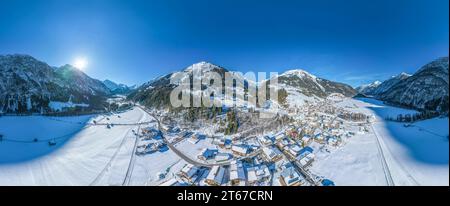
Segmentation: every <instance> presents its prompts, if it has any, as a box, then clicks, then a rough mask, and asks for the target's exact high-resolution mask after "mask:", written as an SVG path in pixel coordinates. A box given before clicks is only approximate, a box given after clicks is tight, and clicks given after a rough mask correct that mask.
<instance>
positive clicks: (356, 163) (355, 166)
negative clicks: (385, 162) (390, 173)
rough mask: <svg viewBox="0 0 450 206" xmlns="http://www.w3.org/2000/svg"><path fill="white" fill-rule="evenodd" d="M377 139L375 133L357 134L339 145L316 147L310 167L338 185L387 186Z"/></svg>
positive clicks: (315, 172)
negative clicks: (334, 146) (314, 157)
mask: <svg viewBox="0 0 450 206" xmlns="http://www.w3.org/2000/svg"><path fill="white" fill-rule="evenodd" d="M375 141H376V140H375V137H374V135H357V136H354V137H352V138H351V139H350V140H349V141H348V142H347V143H346V144H345V145H342V146H340V147H338V148H327V149H325V148H324V149H322V150H320V149H319V148H318V147H313V148H314V150H315V152H316V153H315V155H316V159H315V160H314V163H313V166H312V168H311V170H312V172H313V173H314V174H317V175H321V176H325V177H326V178H327V179H331V180H333V182H334V183H335V184H336V185H386V181H385V177H384V174H383V169H382V165H381V163H380V159H379V157H378V150H377V147H376V145H375V144H376V142H375ZM327 150H328V151H329V152H328V151H327Z"/></svg>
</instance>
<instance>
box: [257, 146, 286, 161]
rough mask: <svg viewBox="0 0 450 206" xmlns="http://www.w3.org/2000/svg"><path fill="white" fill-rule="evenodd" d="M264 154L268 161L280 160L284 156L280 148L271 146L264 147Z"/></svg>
mask: <svg viewBox="0 0 450 206" xmlns="http://www.w3.org/2000/svg"><path fill="white" fill-rule="evenodd" d="M262 156H263V158H264V160H266V161H267V162H278V161H279V160H281V159H282V158H283V153H281V151H280V150H279V149H278V148H276V147H274V146H269V147H264V148H263V149H262Z"/></svg>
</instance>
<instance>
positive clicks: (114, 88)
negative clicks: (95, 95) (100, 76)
mask: <svg viewBox="0 0 450 206" xmlns="http://www.w3.org/2000/svg"><path fill="white" fill-rule="evenodd" d="M103 84H104V85H105V86H106V87H107V88H108V89H109V91H111V93H113V94H128V93H130V92H131V90H133V89H134V87H129V86H127V85H125V84H118V83H115V82H113V81H111V80H109V79H106V80H104V81H103Z"/></svg>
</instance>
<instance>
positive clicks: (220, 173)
mask: <svg viewBox="0 0 450 206" xmlns="http://www.w3.org/2000/svg"><path fill="white" fill-rule="evenodd" d="M224 175H225V168H223V167H219V166H213V167H212V168H211V171H210V172H209V173H208V176H207V177H206V179H205V183H206V184H207V185H209V186H220V185H221V184H222V180H223V178H224Z"/></svg>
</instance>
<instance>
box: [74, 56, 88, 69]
mask: <svg viewBox="0 0 450 206" xmlns="http://www.w3.org/2000/svg"><path fill="white" fill-rule="evenodd" d="M87 64H88V62H87V60H86V59H85V58H77V59H75V62H74V66H75V67H76V68H77V69H79V70H84V69H85V68H86V66H87Z"/></svg>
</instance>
